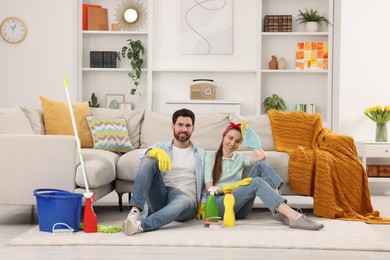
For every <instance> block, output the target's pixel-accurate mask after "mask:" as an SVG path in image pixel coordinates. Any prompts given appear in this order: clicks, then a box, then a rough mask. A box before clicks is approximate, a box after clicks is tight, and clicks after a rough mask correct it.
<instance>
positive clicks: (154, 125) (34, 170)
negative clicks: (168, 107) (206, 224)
mask: <svg viewBox="0 0 390 260" xmlns="http://www.w3.org/2000/svg"><path fill="white" fill-rule="evenodd" d="M89 111H90V115H91V116H93V117H100V118H109V119H124V121H125V122H126V124H125V125H126V128H127V133H128V137H129V140H130V142H131V146H132V149H131V151H128V152H125V153H123V152H122V153H120V152H113V151H109V150H105V149H96V148H82V149H81V150H82V156H83V161H84V165H85V169H86V175H87V180H88V186H89V189H90V191H92V192H95V200H99V199H100V198H102V197H104V196H106V195H107V194H109V193H111V192H112V191H114V190H115V191H116V193H117V194H118V203H119V208H120V210H122V196H123V194H125V193H128V194H129V195H130V194H131V192H132V191H133V186H134V180H135V176H136V174H137V170H138V167H139V164H140V156H141V154H143V153H144V151H145V148H147V147H148V146H150V145H151V144H153V143H155V142H157V141H161V140H170V139H172V129H171V116H172V115H171V114H166V113H161V112H153V111H147V110H143V109H136V110H121V109H107V108H89ZM230 121H233V122H235V123H238V122H242V121H247V122H248V124H249V126H251V127H252V128H253V129H254V130H255V131H256V133H257V134H258V135H259V136H260V139H261V142H262V148H263V149H264V150H265V151H266V153H267V161H268V162H269V163H270V164H271V166H272V167H273V168H274V169H275V170H276V172H277V173H278V174H279V175H280V176H281V178H282V179H283V180H284V181H285V183H286V186H285V187H284V188H283V190H282V194H283V195H293V194H295V193H294V192H292V191H291V190H290V189H289V181H288V161H289V156H288V154H287V153H284V152H277V151H275V148H274V144H273V139H272V130H271V125H270V121H269V118H268V116H267V115H259V116H242V115H237V114H235V113H229V112H226V113H204V114H200V113H199V114H197V113H196V121H195V131H194V133H193V135H192V138H191V140H192V141H193V142H194V143H195V144H196V145H198V146H200V147H203V148H204V149H205V150H206V151H215V150H217V149H218V147H219V144H220V141H221V135H222V132H223V130H224V129H225V128H226V127H227V126H228V125H229V122H230ZM46 128H47V126H46V124H45V116H44V113H43V109H42V106H41V105H35V106H18V107H11V108H0V163H1V173H0V189H1V190H2V194H4V195H3V196H1V197H0V205H35V198H34V196H33V191H34V190H35V189H37V188H55V189H62V190H68V191H72V192H76V193H84V192H85V191H86V187H85V186H86V185H85V182H84V179H83V174H82V169H81V165H80V160H79V155H78V153H77V146H76V140H75V138H74V136H71V135H61V134H59V135H53V134H47V129H46ZM90 134H91V133H90ZM79 135H80V131H79ZM239 152H240V153H244V154H249V155H250V154H252V152H251V151H250V150H249V149H248V148H246V147H244V146H241V147H240V148H239ZM249 170H250V169H249V167H247V169H246V170H245V171H244V175H246V174H248V172H249ZM243 177H245V176H243ZM129 198H130V197H129Z"/></svg>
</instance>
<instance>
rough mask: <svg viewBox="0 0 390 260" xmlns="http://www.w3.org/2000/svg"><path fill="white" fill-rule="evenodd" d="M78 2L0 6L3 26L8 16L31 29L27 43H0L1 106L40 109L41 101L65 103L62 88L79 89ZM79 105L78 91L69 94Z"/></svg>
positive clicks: (10, 0) (25, 1) (8, 0)
mask: <svg viewBox="0 0 390 260" xmlns="http://www.w3.org/2000/svg"><path fill="white" fill-rule="evenodd" d="M75 10H77V1H63V0H36V1H29V0H1V1H0V23H1V22H2V21H3V20H4V19H5V18H7V17H9V16H16V17H19V18H21V19H22V20H23V21H24V22H25V23H26V25H27V37H26V38H25V39H24V41H23V42H21V43H19V44H9V43H7V42H6V41H4V40H3V38H1V37H0V57H1V58H0V75H1V95H0V104H1V105H0V106H3V107H9V106H15V105H31V104H39V103H40V101H39V95H44V96H47V97H52V98H56V99H61V100H66V95H65V91H64V87H63V83H62V78H63V77H64V76H67V77H68V80H69V85H70V86H74V87H76V86H77V57H76V53H77V52H76V51H77V32H76V31H75V28H76V26H77V19H78V18H77V17H78V15H77V13H76V12H75ZM70 92H71V98H72V100H76V94H77V93H76V90H73V91H70Z"/></svg>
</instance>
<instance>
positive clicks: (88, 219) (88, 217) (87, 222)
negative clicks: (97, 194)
mask: <svg viewBox="0 0 390 260" xmlns="http://www.w3.org/2000/svg"><path fill="white" fill-rule="evenodd" d="M64 87H65V91H66V97H67V99H68V105H69V111H70V118H71V119H72V126H73V132H74V136H75V138H76V145H77V153H78V154H79V158H80V164H81V171H82V173H83V178H84V183H85V190H86V192H85V193H84V194H83V195H84V197H85V209H84V224H82V223H80V225H79V228H80V229H81V230H84V232H86V233H94V232H102V233H116V232H120V231H121V230H122V228H121V227H120V226H103V225H100V224H97V217H96V214H95V212H94V211H93V207H92V198H93V195H94V193H93V192H90V191H89V185H88V180H87V174H86V173H85V166H84V160H83V154H82V152H81V145H80V139H79V135H78V131H77V126H76V121H75V119H74V113H73V107H72V102H71V101H70V96H69V90H68V79H67V78H66V77H64Z"/></svg>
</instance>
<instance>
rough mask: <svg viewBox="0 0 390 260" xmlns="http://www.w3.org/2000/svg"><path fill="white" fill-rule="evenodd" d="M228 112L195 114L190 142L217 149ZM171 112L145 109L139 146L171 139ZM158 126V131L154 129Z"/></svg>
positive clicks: (227, 121) (227, 118)
mask: <svg viewBox="0 0 390 260" xmlns="http://www.w3.org/2000/svg"><path fill="white" fill-rule="evenodd" d="M229 115H230V113H210V114H208V113H207V114H206V113H205V114H202V113H197V114H195V130H194V132H193V134H192V137H191V140H192V142H193V143H194V144H195V145H197V146H199V147H202V148H204V149H206V150H217V149H218V147H219V144H220V142H221V138H222V133H223V131H224V130H225V128H226V127H227V126H228V125H229ZM171 125H172V114H168V113H161V112H151V111H145V118H144V121H143V122H142V126H141V133H142V134H141V148H147V147H148V146H150V145H152V144H154V143H155V142H157V141H165V140H171V139H172V138H173V134H172V127H171ZM156 128H158V131H156Z"/></svg>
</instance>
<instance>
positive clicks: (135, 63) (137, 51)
mask: <svg viewBox="0 0 390 260" xmlns="http://www.w3.org/2000/svg"><path fill="white" fill-rule="evenodd" d="M127 41H128V42H129V43H128V45H127V46H123V47H122V53H121V54H122V57H123V58H126V57H127V58H128V59H129V60H130V65H131V68H132V69H133V70H132V71H130V72H129V74H128V75H129V77H130V78H131V79H132V80H133V82H134V87H133V88H132V89H131V90H130V94H131V95H135V94H137V88H138V86H139V83H140V81H141V74H142V70H141V66H142V64H143V63H144V60H143V59H142V56H143V54H144V51H145V48H144V46H143V45H142V43H141V41H140V40H136V41H134V40H132V39H128V40H127ZM138 94H139V95H141V94H140V93H138Z"/></svg>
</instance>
